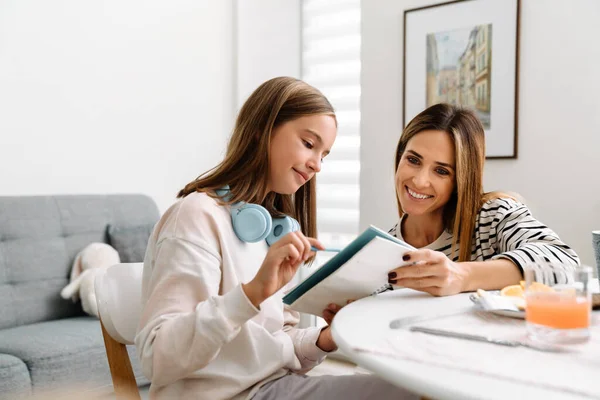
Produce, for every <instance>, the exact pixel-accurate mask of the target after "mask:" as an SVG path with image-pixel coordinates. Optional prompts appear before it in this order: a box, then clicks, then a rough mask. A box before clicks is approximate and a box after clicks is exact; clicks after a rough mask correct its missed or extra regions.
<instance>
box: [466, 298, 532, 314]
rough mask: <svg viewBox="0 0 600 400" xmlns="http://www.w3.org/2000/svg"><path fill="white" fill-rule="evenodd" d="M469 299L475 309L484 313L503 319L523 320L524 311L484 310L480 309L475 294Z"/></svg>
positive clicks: (480, 306)
mask: <svg viewBox="0 0 600 400" xmlns="http://www.w3.org/2000/svg"><path fill="white" fill-rule="evenodd" d="M492 295H496V294H495V293H494V294H492ZM469 299H470V300H471V301H472V302H473V305H474V306H475V307H477V309H479V310H481V311H486V312H489V313H492V314H495V315H501V316H503V317H509V318H520V319H525V311H523V310H519V311H513V310H486V309H484V308H483V307H482V305H481V304H480V303H479V296H478V295H477V294H475V293H473V294H471V296H469Z"/></svg>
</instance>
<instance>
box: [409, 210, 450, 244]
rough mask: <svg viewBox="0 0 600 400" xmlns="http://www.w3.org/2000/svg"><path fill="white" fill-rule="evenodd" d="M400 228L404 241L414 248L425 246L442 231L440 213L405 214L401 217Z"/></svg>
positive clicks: (442, 224)
mask: <svg viewBox="0 0 600 400" xmlns="http://www.w3.org/2000/svg"><path fill="white" fill-rule="evenodd" d="M400 229H401V232H402V238H403V239H404V241H405V242H407V243H408V244H410V245H412V246H414V247H416V248H421V247H425V246H427V245H430V244H431V243H433V242H435V240H436V239H437V238H438V237H440V235H441V234H442V232H444V222H443V219H442V213H439V214H437V213H436V214H426V215H408V214H405V215H404V217H403V218H402V226H401V227H400Z"/></svg>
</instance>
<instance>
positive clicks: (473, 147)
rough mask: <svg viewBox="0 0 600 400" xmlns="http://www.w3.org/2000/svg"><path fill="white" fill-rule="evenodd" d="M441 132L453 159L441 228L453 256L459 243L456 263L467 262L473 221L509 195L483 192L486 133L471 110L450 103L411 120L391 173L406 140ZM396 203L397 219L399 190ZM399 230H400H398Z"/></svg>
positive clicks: (399, 146) (399, 210)
mask: <svg viewBox="0 0 600 400" xmlns="http://www.w3.org/2000/svg"><path fill="white" fill-rule="evenodd" d="M428 130H435V131H444V132H447V133H448V134H450V137H451V138H452V140H453V142H454V153H455V156H456V166H455V170H456V182H455V189H454V192H453V193H452V195H451V196H450V199H449V200H448V203H446V205H445V206H444V210H443V214H442V218H443V223H444V228H445V229H446V230H447V231H449V232H451V233H452V235H453V238H452V254H453V255H454V252H455V250H456V247H457V244H460V251H459V254H458V261H470V260H471V250H472V245H473V233H474V229H475V222H476V219H477V216H478V214H479V211H480V209H481V206H482V205H483V204H484V203H485V202H486V201H488V200H491V199H494V198H500V197H510V198H512V196H510V195H508V194H506V193H502V192H489V193H484V192H483V164H484V162H485V132H484V130H483V125H482V124H481V122H480V121H479V119H478V118H477V116H476V115H475V113H473V112H472V111H470V110H468V109H464V108H460V107H456V106H453V105H450V104H444V103H442V104H436V105H434V106H431V107H429V108H427V109H425V110H424V111H422V112H421V113H420V114H419V115H417V116H416V117H415V118H413V119H412V121H410V122H409V123H408V125H407V126H406V128H404V131H403V132H402V135H401V136H400V140H399V142H398V146H397V148H396V159H395V168H394V171H396V170H397V169H398V164H400V159H401V158H402V154H403V153H404V150H405V149H406V145H407V144H408V141H409V140H410V139H412V138H413V137H414V136H415V135H417V134H419V133H420V132H423V131H428ZM396 201H397V203H398V212H399V214H400V216H402V215H404V210H402V206H401V204H400V199H399V197H398V191H396ZM399 229H400V227H399Z"/></svg>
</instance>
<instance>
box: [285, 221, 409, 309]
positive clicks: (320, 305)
mask: <svg viewBox="0 0 600 400" xmlns="http://www.w3.org/2000/svg"><path fill="white" fill-rule="evenodd" d="M410 250H415V248H414V247H412V246H411V245H409V244H408V243H405V242H403V241H402V240H400V239H398V238H396V237H394V236H391V235H389V234H387V233H386V232H384V231H382V230H380V229H378V228H376V227H374V226H371V227H369V228H368V229H367V230H365V231H364V232H363V233H361V234H360V235H359V236H358V237H357V238H356V239H354V240H353V241H352V242H351V243H350V244H349V245H348V246H346V247H344V248H343V249H342V251H340V252H339V253H338V254H337V255H335V257H333V258H331V259H330V260H329V261H327V262H326V263H325V264H323V266H321V267H320V268H319V270H317V271H316V272H315V273H313V274H312V275H310V276H309V277H307V278H306V279H305V280H304V281H302V282H301V283H299V284H298V285H297V286H296V287H294V288H293V289H292V290H290V291H289V292H288V293H287V294H286V295H285V296H284V297H283V302H284V303H285V304H288V305H289V306H290V307H291V308H292V309H294V310H296V311H299V312H304V313H308V314H313V315H318V316H320V315H321V314H322V313H323V310H324V309H325V308H326V307H327V305H328V304H330V303H335V304H339V305H344V304H346V302H347V301H348V300H358V299H361V298H363V297H366V296H369V295H371V294H376V293H380V292H382V291H385V290H387V289H391V286H390V285H389V284H388V272H389V271H390V270H392V269H394V268H397V267H398V266H400V265H402V264H403V263H404V262H403V261H402V256H403V255H404V253H406V252H407V251H410Z"/></svg>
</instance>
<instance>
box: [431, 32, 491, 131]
mask: <svg viewBox="0 0 600 400" xmlns="http://www.w3.org/2000/svg"><path fill="white" fill-rule="evenodd" d="M426 46H427V49H426V54H427V55H426V57H427V77H426V91H427V92H426V101H427V107H429V106H431V105H434V104H437V103H450V104H454V105H460V106H463V107H468V108H471V109H473V110H474V111H475V112H476V113H477V115H478V116H479V118H480V119H481V122H482V123H483V125H484V127H485V128H486V129H490V127H491V117H490V115H491V101H490V100H491V78H492V68H491V66H492V25H491V24H487V25H477V26H474V27H469V28H462V29H456V30H453V31H446V32H436V33H430V34H428V35H427V40H426Z"/></svg>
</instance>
